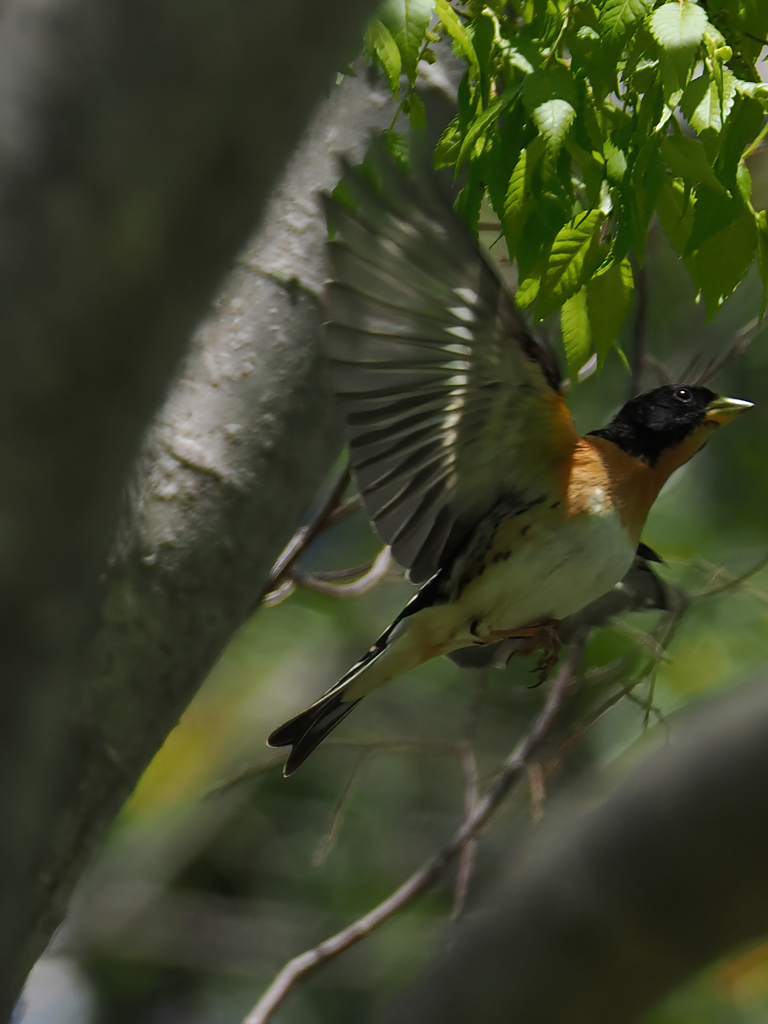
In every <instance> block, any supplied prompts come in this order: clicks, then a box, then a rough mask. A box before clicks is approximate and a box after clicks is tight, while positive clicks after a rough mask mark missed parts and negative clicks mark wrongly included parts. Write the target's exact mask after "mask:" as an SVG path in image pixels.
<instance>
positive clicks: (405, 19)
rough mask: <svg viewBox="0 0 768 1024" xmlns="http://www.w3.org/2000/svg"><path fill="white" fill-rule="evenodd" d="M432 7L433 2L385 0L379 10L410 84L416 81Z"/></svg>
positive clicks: (427, 0)
mask: <svg viewBox="0 0 768 1024" xmlns="http://www.w3.org/2000/svg"><path fill="white" fill-rule="evenodd" d="M433 7H434V0H386V3H384V4H383V5H382V7H381V8H380V9H379V18H380V20H381V21H382V22H383V23H384V25H386V27H387V28H388V29H389V31H390V32H391V34H392V36H393V38H394V40H395V42H396V43H397V48H398V50H399V51H400V57H401V58H402V62H403V70H404V71H405V73H406V75H407V76H408V80H409V81H410V82H411V84H413V83H414V82H415V81H416V65H417V64H418V61H419V52H420V50H421V46H422V43H423V42H424V38H425V36H426V33H427V28H428V27H429V20H430V18H431V17H432V9H433Z"/></svg>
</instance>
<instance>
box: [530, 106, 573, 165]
mask: <svg viewBox="0 0 768 1024" xmlns="http://www.w3.org/2000/svg"><path fill="white" fill-rule="evenodd" d="M575 117H576V111H575V110H574V109H573V107H572V106H571V104H570V103H569V102H568V101H567V100H558V99H554V100H547V101H546V102H545V103H540V104H539V106H538V107H536V109H535V110H534V111H533V121H534V124H535V125H536V127H537V128H538V129H539V134H540V135H541V136H542V137H543V138H544V139H545V140H546V142H547V149H548V150H549V151H550V152H556V151H557V150H559V149H560V147H561V146H562V144H563V140H564V139H565V136H566V135H567V133H568V129H569V128H570V127H571V125H572V124H573V120H574V118H575Z"/></svg>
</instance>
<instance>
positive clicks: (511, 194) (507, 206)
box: [504, 149, 529, 219]
mask: <svg viewBox="0 0 768 1024" xmlns="http://www.w3.org/2000/svg"><path fill="white" fill-rule="evenodd" d="M528 160H529V157H528V150H526V149H524V150H523V151H522V153H521V154H520V156H519V157H518V160H517V163H516V164H515V168H514V170H513V171H512V175H511V177H510V179H509V185H508V186H507V194H506V196H505V197H504V217H505V219H506V218H507V217H509V218H513V217H515V216H517V215H518V214H519V213H520V211H521V210H522V208H523V203H524V202H525V184H526V174H527V170H528Z"/></svg>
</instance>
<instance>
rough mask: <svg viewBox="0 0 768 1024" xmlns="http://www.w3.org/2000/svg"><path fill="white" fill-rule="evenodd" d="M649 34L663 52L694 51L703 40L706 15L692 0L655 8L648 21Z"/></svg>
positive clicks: (674, 2)
mask: <svg viewBox="0 0 768 1024" xmlns="http://www.w3.org/2000/svg"><path fill="white" fill-rule="evenodd" d="M649 27H650V30H651V34H652V35H653V38H654V39H655V40H656V42H657V43H658V44H659V46H660V47H661V48H662V49H663V50H667V51H675V50H695V49H696V47H697V46H698V45H699V43H700V42H701V40H702V39H703V38H704V30H705V29H706V27H707V15H706V12H705V11H704V9H703V8H701V7H699V5H698V4H696V3H693V2H692V0H681V2H678V0H673V2H672V3H669V4H664V5H663V6H662V7H657V8H656V10H655V11H654V12H653V14H652V15H651V17H650V19H649Z"/></svg>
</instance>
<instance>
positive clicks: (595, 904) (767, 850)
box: [383, 680, 768, 1024]
mask: <svg viewBox="0 0 768 1024" xmlns="http://www.w3.org/2000/svg"><path fill="white" fill-rule="evenodd" d="M767 779H768V690H767V689H766V686H765V681H764V680H760V681H758V683H756V684H755V685H751V686H747V687H743V688H742V689H741V691H739V692H738V693H736V694H733V693H730V694H728V695H727V696H724V697H720V698H718V699H715V700H712V701H711V702H709V703H708V705H707V706H706V707H704V708H703V709H702V708H699V709H697V710H696V711H695V712H694V714H693V715H690V716H689V720H688V723H687V726H685V725H681V726H680V727H679V728H677V729H675V731H674V733H673V742H672V743H670V744H667V745H665V746H663V747H662V749H659V750H657V751H655V752H654V753H653V754H652V755H651V756H650V757H648V758H647V759H646V760H644V761H643V762H642V763H641V764H639V765H638V766H637V767H636V768H635V769H634V770H633V772H632V773H631V775H630V776H629V778H627V780H626V781H625V783H624V784H623V785H621V786H620V787H619V789H618V790H617V791H616V792H615V793H614V794H613V795H612V796H610V797H609V798H608V799H607V800H606V801H605V802H604V804H603V805H602V806H601V807H600V808H599V809H598V810H597V811H594V812H591V813H588V814H585V815H583V816H582V817H580V818H579V819H578V820H576V821H574V820H573V812H572V811H571V812H570V817H569V818H568V819H567V820H564V819H563V818H562V817H560V818H559V819H558V818H557V817H554V818H551V819H550V821H549V822H548V825H547V827H546V837H545V839H544V840H541V839H539V840H538V841H534V842H535V848H534V849H533V850H528V851H527V852H526V855H525V857H524V859H523V860H522V866H521V867H520V868H519V870H518V871H517V873H516V875H515V877H514V879H513V885H512V886H511V887H510V888H509V890H508V894H507V895H506V897H504V898H502V899H501V900H500V903H499V904H497V906H496V908H495V909H494V910H493V911H492V912H490V913H487V914H486V915H484V917H483V919H482V920H481V921H480V922H478V923H477V924H475V925H474V926H473V927H471V928H469V927H468V928H466V929H465V931H464V934H463V935H462V936H461V937H460V939H459V941H458V942H457V943H456V944H455V946H454V947H453V949H452V950H451V952H450V954H449V955H448V956H446V957H445V958H444V959H443V960H442V962H441V963H440V964H439V965H438V966H437V967H436V968H435V969H434V970H433V971H432V972H431V974H430V976H428V977H427V978H426V979H425V980H424V981H423V982H422V983H420V984H419V986H418V987H417V988H416V990H415V991H414V992H413V993H412V994H411V995H410V996H409V997H408V998H407V999H406V1000H405V1002H404V1003H403V1005H401V1006H400V1007H399V1008H397V1009H395V1010H393V1011H390V1012H389V1013H387V1014H386V1015H384V1018H383V1019H384V1020H385V1021H386V1022H387V1024H411V1022H413V1024H416V1022H418V1024H433V1022H434V1024H436V1022H438V1021H439V1022H440V1024H453V1022H456V1024H459V1022H462V1024H463V1022H465V1021H467V1020H483V1021H486V1022H488V1024H502V1022H503V1024H506V1022H508V1021H509V1020H510V1014H512V1016H514V1019H515V1020H521V1021H525V1022H526V1024H565V1022H568V1024H587V1022H590V1024H591V1022H594V1021H600V1022H601V1024H624V1022H626V1024H629V1022H630V1021H634V1020H636V1019H637V1018H638V1016H639V1015H640V1014H641V1013H642V1012H643V1011H645V1010H647V1009H648V1008H649V1007H650V1006H652V1005H653V1004H654V1003H656V1002H657V1001H658V1000H659V999H661V998H662V997H663V996H664V995H665V994H666V993H668V992H669V991H670V990H671V989H673V988H674V987H676V986H677V985H679V984H680V983H681V982H682V981H683V980H684V979H685V978H687V977H688V976H689V975H690V974H691V973H693V972H694V971H696V970H699V969H701V968H703V967H704V966H705V965H706V964H708V963H710V962H711V961H712V960H714V959H715V958H717V957H719V956H721V955H723V954H725V953H727V952H728V951H729V950H731V949H733V948H734V947H735V946H736V945H737V944H739V943H742V942H747V941H749V940H751V939H755V938H757V937H758V936H759V935H761V934H763V933H764V932H765V930H766V928H768V877H767V876H766V872H765V863H766V858H767V857H768V818H766V815H765V813H764V808H765V806H766V800H767V799H768V783H767V782H766V780H767Z"/></svg>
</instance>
